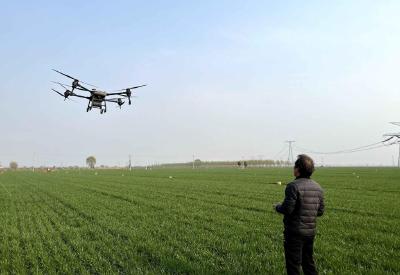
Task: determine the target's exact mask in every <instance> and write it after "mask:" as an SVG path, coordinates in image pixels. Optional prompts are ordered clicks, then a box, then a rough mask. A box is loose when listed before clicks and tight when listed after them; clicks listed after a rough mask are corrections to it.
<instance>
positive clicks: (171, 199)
mask: <svg viewBox="0 0 400 275" xmlns="http://www.w3.org/2000/svg"><path fill="white" fill-rule="evenodd" d="M96 173H97V174H96ZM171 177H172V178H171ZM314 178H315V179H316V180H317V181H319V182H320V183H321V185H322V186H323V188H324V189H325V191H326V204H327V206H326V208H327V209H326V215H325V216H324V217H322V218H320V219H319V224H318V236H317V241H316V244H315V256H316V261H317V266H318V269H319V271H320V273H321V274H382V273H393V274H394V273H400V261H399V256H400V252H399V251H400V233H399V232H400V231H399V228H400V213H399V210H400V169H389V168H323V169H319V170H318V171H317V172H316V174H315V177H314ZM291 179H292V177H291V171H290V170H289V169H246V170H239V169H196V170H191V169H180V170H179V169H159V170H147V171H146V170H135V171H133V172H129V171H126V170H125V171H123V170H99V171H98V170H96V171H89V170H81V171H73V170H59V171H56V172H51V173H39V172H37V173H32V172H28V171H25V172H22V171H18V172H5V173H3V174H0V271H1V272H2V273H13V274H24V273H35V274H41V273H42V274H52V273H65V274H71V273H81V274H88V273H92V274H93V273H102V274H111V273H122V274H131V273H135V274H137V273H150V274H162V273H203V274H204V273H208V274H210V273H236V274H255V273H263V274H282V273H284V272H285V269H284V256H283V247H282V217H281V216H279V215H277V214H276V213H274V211H273V210H272V203H274V202H279V201H281V200H282V198H283V193H284V188H285V186H284V185H282V186H279V185H276V184H273V183H274V182H276V181H282V182H283V183H286V182H289V181H290V180H291Z"/></svg>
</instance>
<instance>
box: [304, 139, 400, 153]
mask: <svg viewBox="0 0 400 275" xmlns="http://www.w3.org/2000/svg"><path fill="white" fill-rule="evenodd" d="M393 138H394V137H390V138H387V139H385V140H383V141H379V142H375V143H371V144H368V145H363V146H359V147H355V148H351V149H345V150H339V151H331V152H319V151H314V150H309V149H306V148H302V147H300V146H297V145H296V148H298V149H300V150H302V151H306V153H311V154H317V155H335V154H348V153H356V152H361V151H368V150H373V149H377V148H382V147H387V146H390V145H393V144H396V143H397V142H394V143H393V142H392V143H389V144H385V142H388V141H389V140H391V139H393Z"/></svg>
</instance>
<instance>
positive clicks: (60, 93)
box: [52, 89, 65, 98]
mask: <svg viewBox="0 0 400 275" xmlns="http://www.w3.org/2000/svg"><path fill="white" fill-rule="evenodd" d="M52 90H53V91H54V92H56V93H57V94H59V95H60V96H62V97H64V98H65V96H64V95H63V94H62V93H60V92H59V91H57V90H54V89H52Z"/></svg>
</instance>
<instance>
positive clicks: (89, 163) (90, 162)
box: [86, 156, 96, 169]
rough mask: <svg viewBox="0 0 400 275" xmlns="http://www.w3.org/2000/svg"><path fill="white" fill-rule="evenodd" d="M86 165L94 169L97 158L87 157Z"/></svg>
mask: <svg viewBox="0 0 400 275" xmlns="http://www.w3.org/2000/svg"><path fill="white" fill-rule="evenodd" d="M86 164H87V166H89V168H91V169H94V166H95V165H96V158H95V157H94V156H90V157H87V158H86Z"/></svg>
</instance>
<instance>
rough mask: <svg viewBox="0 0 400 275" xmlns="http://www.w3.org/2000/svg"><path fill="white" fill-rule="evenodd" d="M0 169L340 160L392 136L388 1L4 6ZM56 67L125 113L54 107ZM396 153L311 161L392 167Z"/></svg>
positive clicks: (82, 105)
mask: <svg viewBox="0 0 400 275" xmlns="http://www.w3.org/2000/svg"><path fill="white" fill-rule="evenodd" d="M0 4H1V7H2V8H1V9H0V41H1V43H0V60H1V62H0V80H1V81H0V124H1V126H2V127H1V131H0V163H1V164H3V166H8V163H9V162H10V161H12V160H15V161H17V162H18V163H19V164H20V166H21V165H27V166H29V165H32V164H33V165H36V166H38V165H84V164H85V159H86V157H87V156H89V155H94V156H96V158H97V163H98V164H99V165H100V164H104V165H126V163H127V161H128V156H129V155H130V154H131V155H132V159H133V163H134V164H135V165H147V164H154V163H164V162H181V161H191V160H192V156H193V155H194V156H195V158H199V159H201V160H238V159H250V158H264V159H287V157H288V150H287V149H283V148H284V146H285V143H284V141H285V140H296V143H295V145H296V146H298V147H295V148H294V153H295V154H299V153H304V152H306V151H305V150H304V149H303V150H301V149H299V148H305V149H308V150H312V151H323V152H327V151H337V150H342V149H349V148H354V147H359V146H362V145H365V144H371V143H374V142H379V141H380V140H382V135H383V134H384V133H386V132H396V131H400V128H399V127H396V126H394V125H391V124H389V122H390V121H400V109H399V107H400V93H399V89H400V87H399V81H398V80H399V75H398V74H399V70H398V67H399V64H400V51H399V48H400V17H399V16H398V14H399V13H400V2H399V1H329V2H326V1H235V0H230V1H228V0H219V1H211V0H205V1H151V0H150V1H112V2H111V1H1V3H0ZM53 68H54V69H58V70H61V71H64V72H66V73H68V74H70V75H73V76H75V77H77V78H79V79H80V80H82V81H86V82H89V83H94V84H96V85H97V86H99V87H101V88H103V89H105V90H115V89H121V88H124V87H127V86H131V85H139V84H147V85H148V86H147V87H144V88H141V89H137V90H136V95H137V96H138V97H137V98H135V99H134V102H133V105H131V106H128V105H124V106H123V108H122V109H121V110H119V109H117V108H116V107H114V106H109V110H108V112H107V113H106V114H105V115H100V114H99V112H98V110H93V111H91V112H89V113H87V112H86V105H87V102H85V100H81V99H79V98H76V99H75V101H76V102H64V101H63V99H62V98H61V97H60V96H58V95H57V94H55V93H53V92H52V91H51V88H53V87H54V84H53V83H51V81H53V80H54V81H62V82H68V81H69V80H68V79H64V78H63V77H62V76H60V75H58V74H56V73H55V72H53V71H52V70H51V69H53ZM397 154H398V147H397V146H391V147H387V148H386V147H385V148H380V149H376V150H371V151H364V152H358V153H352V154H340V155H313V154H310V155H311V156H313V157H315V159H316V161H317V162H318V163H323V164H325V165H329V164H330V165H392V164H393V162H394V161H397Z"/></svg>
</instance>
